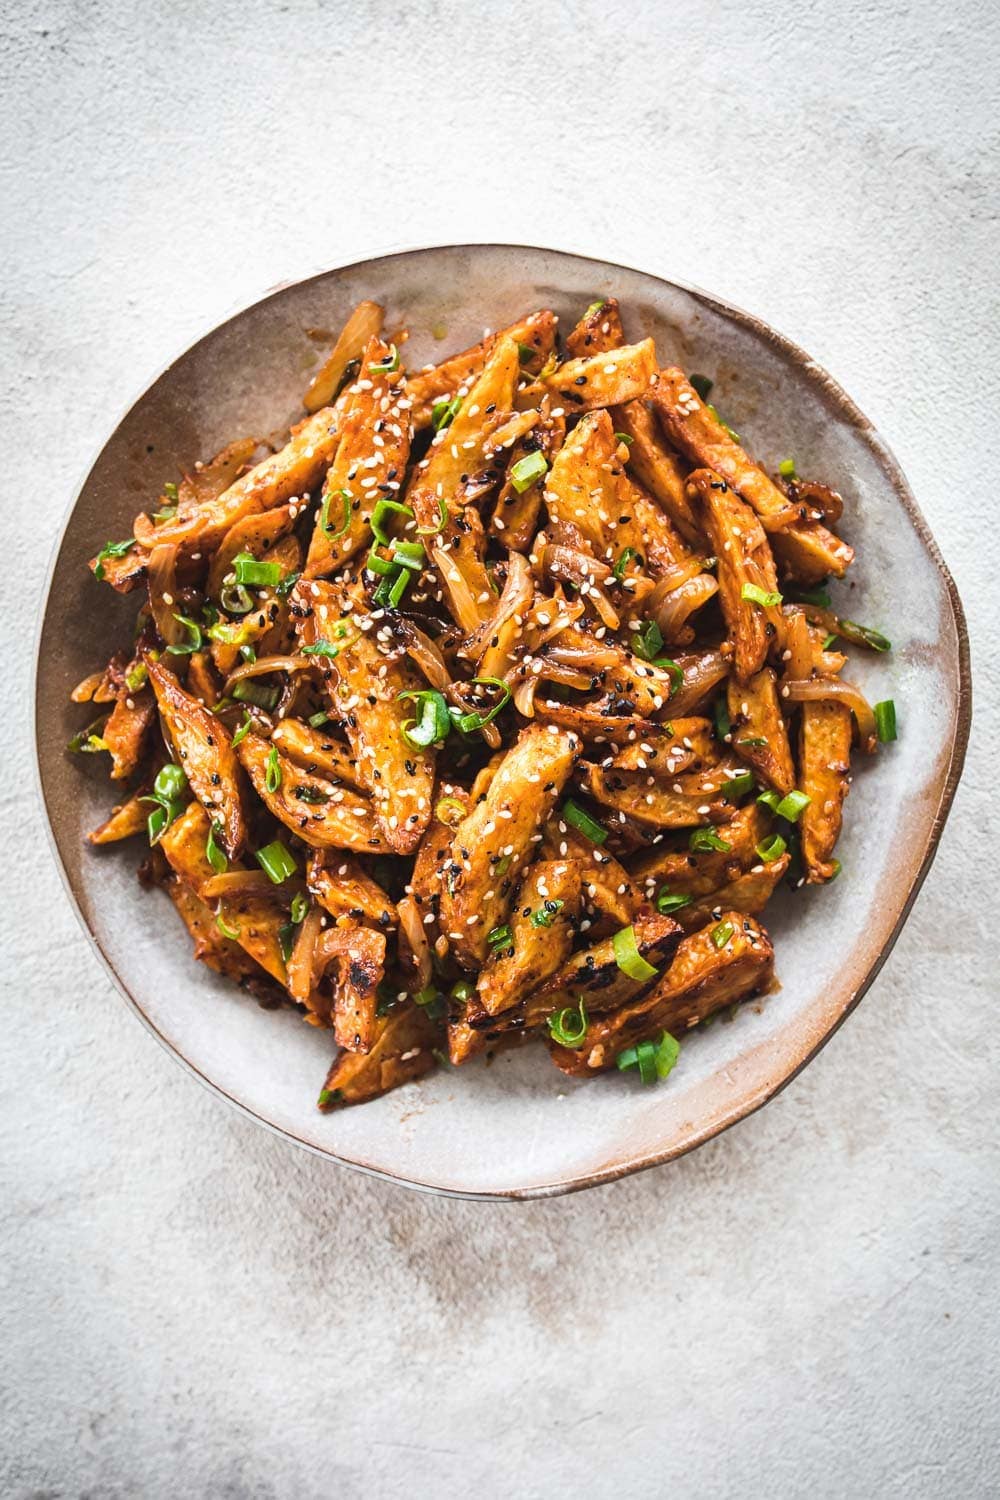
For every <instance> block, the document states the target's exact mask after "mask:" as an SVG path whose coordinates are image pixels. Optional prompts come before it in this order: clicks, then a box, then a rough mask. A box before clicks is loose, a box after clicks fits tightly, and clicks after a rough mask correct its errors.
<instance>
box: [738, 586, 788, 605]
mask: <svg viewBox="0 0 1000 1500" xmlns="http://www.w3.org/2000/svg"><path fill="white" fill-rule="evenodd" d="M740 598H741V599H749V600H750V602H751V604H759V605H760V607H761V609H773V608H774V607H775V606H776V605H778V604H780V603H781V595H780V594H779V593H778V591H777V590H776V589H762V588H761V587H760V584H758V583H745V584H744V585H743V587H742V588H741V589H740Z"/></svg>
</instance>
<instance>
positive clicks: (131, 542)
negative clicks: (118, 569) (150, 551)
mask: <svg viewBox="0 0 1000 1500" xmlns="http://www.w3.org/2000/svg"><path fill="white" fill-rule="evenodd" d="M134 546H135V537H134V536H130V537H129V538H128V540H127V541H124V542H105V543H104V546H103V547H102V548H101V550H100V552H98V554H97V556H96V558H95V559H94V577H95V578H96V579H98V580H100V579H103V577H104V564H105V563H106V562H107V560H108V558H109V557H124V556H125V554H126V553H127V552H131V551H132V548H133V547H134Z"/></svg>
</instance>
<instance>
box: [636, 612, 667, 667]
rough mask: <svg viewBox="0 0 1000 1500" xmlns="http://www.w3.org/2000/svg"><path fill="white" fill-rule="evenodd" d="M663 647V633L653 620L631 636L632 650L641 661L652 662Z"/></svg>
mask: <svg viewBox="0 0 1000 1500" xmlns="http://www.w3.org/2000/svg"><path fill="white" fill-rule="evenodd" d="M662 645H663V632H662V630H661V629H660V627H659V625H657V623H656V621H655V620H649V621H647V623H646V624H645V625H644V626H643V627H642V629H641V630H640V631H637V632H636V633H635V634H634V635H633V636H632V650H633V651H634V652H635V654H636V656H641V657H642V659H643V661H652V660H653V658H654V656H655V655H656V653H657V652H658V651H659V649H660V647H661V646H662Z"/></svg>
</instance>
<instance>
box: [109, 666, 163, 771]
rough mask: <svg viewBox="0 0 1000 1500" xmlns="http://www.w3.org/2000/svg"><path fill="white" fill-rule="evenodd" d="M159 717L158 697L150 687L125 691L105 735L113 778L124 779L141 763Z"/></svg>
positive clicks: (116, 705) (110, 715) (110, 718)
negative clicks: (154, 695) (150, 732)
mask: <svg viewBox="0 0 1000 1500" xmlns="http://www.w3.org/2000/svg"><path fill="white" fill-rule="evenodd" d="M155 720H156V699H155V698H154V697H153V694H152V692H151V691H150V689H149V688H148V687H143V688H140V689H138V691H136V692H132V691H130V690H129V689H128V688H127V687H125V688H123V689H122V690H121V693H120V694H119V697H118V701H117V703H116V704H115V706H114V708H113V709H112V710H111V713H110V714H109V716H108V718H107V721H106V723H105V725H104V728H103V729H102V730H101V738H102V740H103V741H104V743H105V744H106V745H107V747H108V749H109V751H110V752H111V779H112V781H123V780H125V779H126V778H127V777H129V776H131V775H132V774H133V772H135V771H136V770H137V769H138V767H139V766H140V765H141V763H142V761H143V758H144V757H145V754H146V747H147V743H148V740H149V731H150V730H151V729H152V727H153V724H154V722H155Z"/></svg>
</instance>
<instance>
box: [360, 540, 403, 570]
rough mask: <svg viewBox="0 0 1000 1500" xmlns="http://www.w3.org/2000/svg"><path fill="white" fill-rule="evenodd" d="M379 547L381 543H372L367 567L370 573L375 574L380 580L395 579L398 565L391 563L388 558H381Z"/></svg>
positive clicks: (366, 560) (366, 562) (366, 559)
mask: <svg viewBox="0 0 1000 1500" xmlns="http://www.w3.org/2000/svg"><path fill="white" fill-rule="evenodd" d="M379 546H380V543H379V542H377V541H376V542H372V544H371V547H370V548H369V550H368V556H367V557H366V558H365V567H366V568H367V569H368V571H369V573H375V574H376V575H377V576H378V577H379V578H395V576H396V564H395V563H391V562H389V561H388V559H387V558H384V557H379V554H378V549H379Z"/></svg>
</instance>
